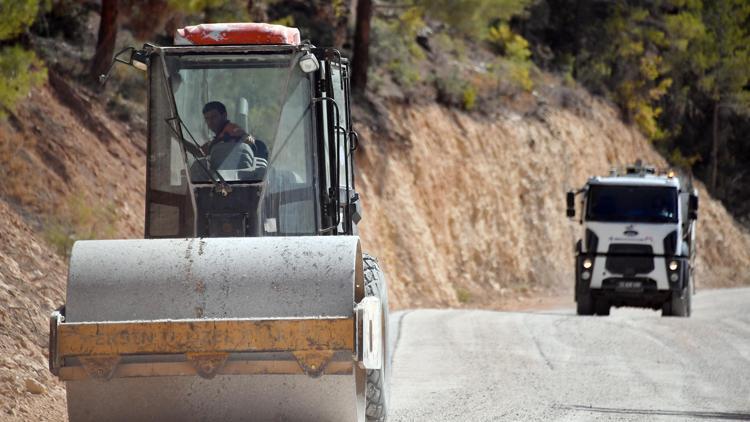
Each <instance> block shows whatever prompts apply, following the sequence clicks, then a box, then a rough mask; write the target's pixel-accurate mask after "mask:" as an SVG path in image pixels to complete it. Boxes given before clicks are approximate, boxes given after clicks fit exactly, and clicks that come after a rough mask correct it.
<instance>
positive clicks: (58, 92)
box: [0, 73, 145, 421]
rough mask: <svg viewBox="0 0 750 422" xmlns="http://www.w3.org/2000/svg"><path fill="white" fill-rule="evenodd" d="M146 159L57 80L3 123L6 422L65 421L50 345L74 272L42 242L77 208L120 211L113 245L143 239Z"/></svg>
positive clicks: (0, 384) (129, 135) (0, 299)
mask: <svg viewBox="0 0 750 422" xmlns="http://www.w3.org/2000/svg"><path fill="white" fill-rule="evenodd" d="M144 151H145V142H144V139H143V135H142V134H138V133H133V130H132V129H131V128H129V127H128V126H127V125H124V124H122V123H119V122H117V121H114V120H112V119H111V118H109V117H108V116H107V114H106V113H105V112H104V109H103V106H102V105H101V104H100V103H99V101H97V100H96V99H95V98H93V97H92V96H91V94H87V93H86V92H85V91H82V90H81V89H80V87H77V86H76V85H74V84H70V83H68V82H66V81H65V80H63V79H61V78H59V77H57V75H55V74H54V73H53V74H51V75H50V80H49V83H48V84H47V85H46V86H44V87H42V88H40V89H36V90H34V91H33V92H32V93H31V94H30V95H29V97H28V98H27V101H25V102H24V104H22V105H21V106H20V107H19V108H18V109H17V110H16V111H15V112H14V113H13V114H12V115H11V116H9V118H8V119H7V121H0V175H2V179H3V183H2V184H0V304H2V306H0V420H9V421H13V420H18V421H30V420H50V421H61V420H64V419H65V390H64V388H63V387H62V384H61V383H60V382H58V381H57V379H56V378H54V377H53V376H52V375H51V374H50V373H49V371H48V369H47V347H48V346H47V345H48V339H47V336H48V316H49V314H50V312H51V311H52V310H54V309H55V308H57V307H58V306H60V305H62V303H63V302H64V295H65V276H66V272H67V265H66V262H65V261H64V259H62V258H61V257H60V256H59V255H58V254H57V253H56V252H55V250H54V249H53V247H52V246H51V245H50V244H49V243H48V242H47V240H46V236H45V235H44V233H45V232H46V231H47V230H48V228H49V220H50V218H51V217H52V216H55V215H58V214H61V213H63V211H62V210H63V209H64V208H65V207H66V206H67V205H68V204H69V203H70V200H71V198H76V199H78V200H80V201H82V202H83V203H84V204H85V205H84V206H83V210H84V211H85V212H87V213H96V212H101V211H99V210H98V209H99V208H102V207H106V208H107V209H110V208H111V209H112V210H113V212H114V213H115V214H116V216H115V218H114V219H113V220H114V223H113V225H114V227H112V228H111V230H110V232H111V234H112V235H113V236H116V237H138V236H141V234H142V225H143V195H142V191H143V188H144V182H145V153H144ZM106 212H109V211H106ZM77 217H79V218H80V217H82V216H80V215H79V216H77ZM68 223H70V224H76V222H75V221H68Z"/></svg>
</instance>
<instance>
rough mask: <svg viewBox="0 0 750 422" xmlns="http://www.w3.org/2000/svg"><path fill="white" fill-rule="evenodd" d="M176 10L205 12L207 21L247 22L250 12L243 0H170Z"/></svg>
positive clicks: (196, 12)
mask: <svg viewBox="0 0 750 422" xmlns="http://www.w3.org/2000/svg"><path fill="white" fill-rule="evenodd" d="M169 6H170V7H171V8H172V9H174V10H180V11H183V12H186V13H193V14H199V13H201V14H203V16H204V20H205V22H202V23H211V22H247V21H250V20H251V19H250V14H249V13H248V10H247V1H243V0H169Z"/></svg>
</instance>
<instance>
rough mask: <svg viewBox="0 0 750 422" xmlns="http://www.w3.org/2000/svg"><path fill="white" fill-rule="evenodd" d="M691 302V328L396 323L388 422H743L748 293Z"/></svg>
mask: <svg viewBox="0 0 750 422" xmlns="http://www.w3.org/2000/svg"><path fill="white" fill-rule="evenodd" d="M693 299H694V302H693V316H692V317H690V318H662V317H661V316H660V313H657V312H654V311H649V310H640V309H629V308H620V309H613V310H612V315H610V316H609V317H579V316H576V315H575V310H574V309H562V310H553V311H539V312H491V311H470V310H469V311H467V310H416V311H405V312H399V313H396V314H394V315H392V317H391V321H392V322H391V324H390V325H391V334H392V338H393V339H394V340H395V341H392V343H391V344H393V345H394V346H393V347H394V350H393V372H392V376H391V411H390V412H389V413H390V419H389V420H390V421H505V420H507V421H549V420H559V421H588V420H616V421H635V420H638V421H641V420H648V421H692V420H696V421H698V420H701V421H703V420H750V288H745V289H731V290H729V289H728V290H713V291H699V292H698V294H696V295H695V296H694V297H693Z"/></svg>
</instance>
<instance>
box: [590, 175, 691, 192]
mask: <svg viewBox="0 0 750 422" xmlns="http://www.w3.org/2000/svg"><path fill="white" fill-rule="evenodd" d="M588 184H589V185H617V186H666V187H674V188H677V189H679V188H680V180H679V178H677V177H667V176H666V175H658V176H657V175H652V174H646V175H633V176H630V175H627V176H610V177H592V178H591V179H589V181H588Z"/></svg>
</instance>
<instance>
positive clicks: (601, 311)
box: [596, 297, 610, 316]
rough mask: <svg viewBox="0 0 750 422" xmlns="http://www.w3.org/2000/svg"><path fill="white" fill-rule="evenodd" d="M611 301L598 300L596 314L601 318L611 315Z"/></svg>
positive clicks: (601, 298)
mask: <svg viewBox="0 0 750 422" xmlns="http://www.w3.org/2000/svg"><path fill="white" fill-rule="evenodd" d="M609 308H610V305H609V301H607V299H605V298H603V297H600V298H598V299H597V300H596V314H597V315H601V316H607V315H609Z"/></svg>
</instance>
